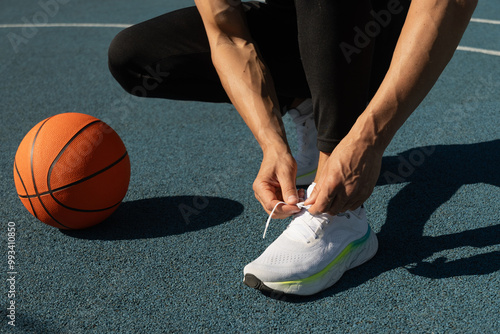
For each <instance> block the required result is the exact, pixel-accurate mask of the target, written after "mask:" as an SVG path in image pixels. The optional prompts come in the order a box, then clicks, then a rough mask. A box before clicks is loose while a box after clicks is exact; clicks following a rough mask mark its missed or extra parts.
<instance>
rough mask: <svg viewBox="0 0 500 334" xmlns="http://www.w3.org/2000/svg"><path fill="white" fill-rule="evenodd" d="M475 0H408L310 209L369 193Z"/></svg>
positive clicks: (349, 202)
mask: <svg viewBox="0 0 500 334" xmlns="http://www.w3.org/2000/svg"><path fill="white" fill-rule="evenodd" d="M476 5H477V0H470V1H468V0H418V1H412V3H411V6H410V9H409V11H408V15H407V18H406V21H405V24H404V26H403V29H402V31H401V35H400V37H399V40H398V43H397V45H396V49H395V51H394V55H393V59H392V61H391V65H390V67H389V70H388V72H387V74H386V76H385V78H384V80H383V82H382V84H381V86H380V88H379V89H378V91H377V92H376V94H375V96H374V97H373V99H372V100H371V102H370V104H369V105H368V106H367V108H366V109H365V111H364V112H363V113H362V114H361V116H360V117H359V118H358V119H357V121H356V122H355V124H354V125H353V127H352V128H351V130H350V131H349V133H348V134H347V135H346V137H345V138H344V139H343V140H342V141H341V142H340V143H339V145H338V146H337V147H336V148H335V150H334V151H333V152H332V154H331V155H330V156H329V157H328V158H327V159H326V160H325V162H324V165H323V166H322V168H321V169H320V170H318V173H319V178H318V182H317V185H316V187H315V189H314V191H313V193H312V194H311V196H310V198H309V199H308V200H307V201H306V204H312V206H311V208H310V209H309V211H310V212H311V213H318V212H328V213H330V214H337V213H339V212H344V211H346V210H349V209H354V208H356V207H359V205H361V204H362V203H363V202H364V201H365V200H366V199H367V198H368V197H369V196H370V194H371V193H372V191H373V188H374V187H375V184H376V182H377V178H378V175H379V173H380V165H381V161H382V155H383V152H384V150H385V149H386V147H387V146H388V145H389V143H390V142H391V140H392V138H393V137H394V135H395V134H396V132H397V131H398V129H399V128H400V127H401V126H402V125H403V123H404V122H405V121H406V119H407V118H408V117H409V116H410V115H411V113H412V112H413V111H414V110H415V109H416V108H417V106H418V105H419V104H420V102H421V101H422V100H423V99H424V98H425V96H426V95H427V94H428V92H429V91H430V90H431V88H432V87H433V85H434V84H435V82H436V81H437V79H438V77H439V76H440V74H441V73H442V71H443V70H444V68H445V67H446V65H447V64H448V62H449V61H450V59H451V57H452V56H453V53H454V51H455V50H456V47H457V45H458V43H459V41H460V39H461V37H462V35H463V33H464V31H465V28H466V27H467V24H468V22H469V20H470V17H471V16H472V13H473V11H474V9H475V7H476Z"/></svg>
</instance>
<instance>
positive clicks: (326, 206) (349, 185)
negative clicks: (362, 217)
mask: <svg viewBox="0 0 500 334" xmlns="http://www.w3.org/2000/svg"><path fill="white" fill-rule="evenodd" d="M382 155H383V151H380V150H379V149H376V148H374V147H373V146H370V145H366V144H365V143H363V142H361V141H357V140H355V139H351V138H350V137H349V135H348V136H346V137H345V138H344V139H343V140H342V141H341V142H340V143H339V145H337V147H336V148H335V150H334V151H333V152H332V154H331V155H330V157H329V158H328V159H327V161H326V164H325V165H324V166H323V168H322V170H321V171H320V172H321V174H320V175H319V178H318V179H317V180H318V182H317V183H316V186H315V187H314V190H313V192H312V194H311V196H310V197H309V198H308V199H307V200H306V202H305V203H304V204H305V205H310V204H312V206H311V207H310V208H309V212H310V213H311V214H319V213H322V212H325V213H328V214H330V215H337V214H339V213H341V212H345V211H347V210H354V209H356V208H358V207H360V206H361V205H362V204H363V203H364V201H366V200H367V199H368V197H370V195H371V193H372V192H373V188H374V187H375V184H376V183H377V179H378V176H379V173H380V166H381V164H382Z"/></svg>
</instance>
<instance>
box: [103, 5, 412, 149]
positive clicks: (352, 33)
mask: <svg viewBox="0 0 500 334" xmlns="http://www.w3.org/2000/svg"><path fill="white" fill-rule="evenodd" d="M403 1H405V0H403ZM408 2H409V1H408ZM388 6H389V7H388ZM391 6H392V7H391ZM398 6H399V7H398ZM243 7H244V10H245V13H246V17H247V23H248V26H249V30H250V33H251V35H252V38H253V39H254V40H255V42H256V44H257V46H258V48H259V50H260V52H261V54H262V57H263V59H264V62H265V63H266V66H267V67H268V68H269V71H270V73H271V75H272V77H273V80H274V83H275V88H276V93H277V95H278V99H279V102H280V104H281V106H282V107H285V108H286V106H288V105H289V104H290V103H291V101H293V100H294V99H295V98H306V97H311V96H312V99H313V105H314V113H315V121H316V126H317V128H318V148H319V149H320V150H321V151H323V152H331V151H332V150H333V149H334V148H335V146H336V145H337V144H338V142H339V141H340V140H341V139H342V138H343V137H344V136H345V135H346V134H347V132H349V130H350V128H351V127H352V125H353V124H354V122H355V120H356V119H357V117H358V116H359V115H360V114H361V113H362V112H363V110H364V108H365V107H366V104H367V102H368V101H369V99H370V98H371V96H372V95H373V94H374V92H375V91H376V89H377V88H378V86H379V84H380V82H381V80H382V79H383V77H384V75H385V72H386V71H387V68H388V66H389V62H390V60H391V56H392V52H393V50H394V46H395V43H396V41H397V37H398V36H399V32H400V30H401V27H402V24H403V22H404V19H405V16H406V12H407V9H408V4H405V5H404V9H403V10H401V8H403V7H402V4H401V3H400V2H399V1H397V0H357V1H354V0H343V1H340V0H339V1H332V0H295V6H294V1H293V0H269V1H268V3H267V4H263V3H259V2H245V3H243ZM388 8H389V9H392V11H390V10H389V9H388ZM394 8H398V9H399V11H396V10H395V9H394ZM380 11H384V12H383V13H382V12H380ZM396 12H397V13H396ZM375 13H382V14H381V15H377V14H375ZM387 13H389V14H390V15H387ZM384 14H385V16H384ZM389 21H390V24H388V23H389ZM377 24H378V27H379V28H380V29H378V30H377ZM109 68H110V70H111V73H112V74H113V76H114V77H115V78H116V80H117V81H118V82H119V83H120V84H121V85H122V87H123V88H124V89H125V90H127V91H128V92H130V93H131V94H134V95H137V96H142V97H159V98H167V99H176V100H194V101H205V102H228V103H229V102H230V101H229V98H228V96H227V94H226V92H225V91H224V89H223V87H222V85H221V83H220V80H219V77H218V75H217V73H216V71H215V68H214V66H213V64H212V61H211V57H210V46H209V44H208V39H207V36H206V32H205V29H204V26H203V23H202V20H201V17H200V15H199V13H198V10H197V9H196V8H195V7H190V8H185V9H181V10H178V11H174V12H171V13H167V14H164V15H162V16H159V17H156V18H154V19H151V20H148V21H146V22H143V23H140V24H137V25H134V26H132V27H130V28H127V29H125V30H123V31H121V32H120V33H119V34H118V35H117V36H116V37H115V39H114V40H113V42H112V43H111V46H110V48H109Z"/></svg>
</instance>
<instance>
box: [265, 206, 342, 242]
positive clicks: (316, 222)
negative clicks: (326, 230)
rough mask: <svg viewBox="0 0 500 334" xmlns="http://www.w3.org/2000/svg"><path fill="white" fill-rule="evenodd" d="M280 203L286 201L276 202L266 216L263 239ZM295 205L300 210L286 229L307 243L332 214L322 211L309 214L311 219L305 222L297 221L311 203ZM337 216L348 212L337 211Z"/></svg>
mask: <svg viewBox="0 0 500 334" xmlns="http://www.w3.org/2000/svg"><path fill="white" fill-rule="evenodd" d="M280 204H286V203H285V202H278V203H276V205H275V206H274V208H273V210H272V211H271V213H270V214H269V217H268V218H267V221H266V227H265V228H264V234H263V235H262V238H263V239H265V238H266V232H267V229H268V227H269V223H270V222H271V219H272V216H273V213H274V211H275V210H276V208H277V207H278V205H280ZM296 205H297V207H299V208H300V209H302V210H301V211H300V212H299V213H297V214H295V215H294V218H293V220H292V222H291V223H290V225H289V227H292V228H289V229H288V231H289V232H290V233H292V235H293V236H294V237H295V238H298V239H302V238H304V239H306V240H307V242H308V243H309V242H310V238H311V237H312V238H313V239H316V238H317V237H318V235H317V234H316V232H317V231H318V229H321V228H322V227H323V226H324V225H325V224H328V222H329V221H330V219H331V218H332V216H330V215H329V214H326V213H322V214H319V215H315V216H313V215H311V214H309V216H310V217H311V219H309V220H307V222H305V221H299V220H298V218H299V217H300V216H302V215H304V214H306V213H308V212H307V209H309V208H310V207H311V205H304V202H300V203H297V204H296ZM337 216H347V217H348V218H349V217H350V214H349V213H348V212H343V213H339V214H338V215H337Z"/></svg>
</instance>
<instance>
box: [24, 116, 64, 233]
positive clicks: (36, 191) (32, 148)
mask: <svg viewBox="0 0 500 334" xmlns="http://www.w3.org/2000/svg"><path fill="white" fill-rule="evenodd" d="M51 118H52V117H49V118H47V119H46V120H45V121H44V122H43V123H42V125H40V127H39V128H38V130H37V131H36V134H35V138H33V144H32V145H31V152H30V168H31V177H32V180H33V187H34V188H35V194H36V197H37V198H38V200H39V201H40V204H41V205H42V208H43V209H44V210H45V212H47V214H48V215H49V216H50V218H52V219H53V220H54V221H55V222H56V223H57V224H59V225H61V226H62V227H64V228H67V229H71V228H70V227H68V226H65V225H64V224H62V223H61V222H60V221H58V220H57V219H55V218H54V217H53V216H52V215H51V214H50V212H49V210H47V208H46V207H45V204H43V201H42V198H41V197H40V194H39V193H38V188H37V186H36V182H35V173H34V172H33V151H34V150H35V142H36V139H37V137H38V134H39V133H40V130H42V128H43V126H44V125H45V123H47V122H48V121H49V119H51Z"/></svg>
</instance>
